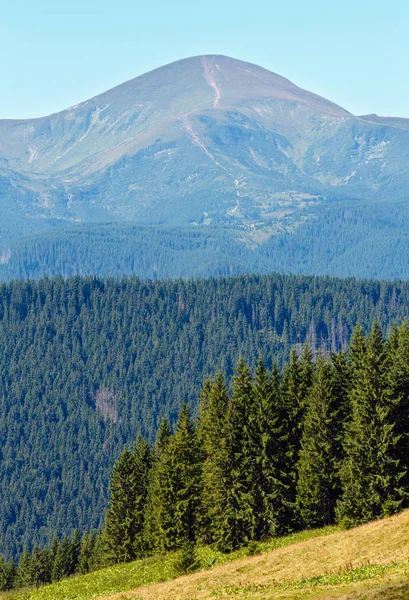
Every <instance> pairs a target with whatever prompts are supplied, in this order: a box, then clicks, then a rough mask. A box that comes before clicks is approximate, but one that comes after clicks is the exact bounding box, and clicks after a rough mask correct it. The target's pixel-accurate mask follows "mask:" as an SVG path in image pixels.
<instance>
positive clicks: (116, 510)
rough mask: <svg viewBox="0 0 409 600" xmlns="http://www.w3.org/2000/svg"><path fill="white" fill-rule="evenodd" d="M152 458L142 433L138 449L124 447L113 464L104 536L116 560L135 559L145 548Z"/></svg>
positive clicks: (137, 444) (138, 441)
mask: <svg viewBox="0 0 409 600" xmlns="http://www.w3.org/2000/svg"><path fill="white" fill-rule="evenodd" d="M151 462H152V456H151V449H150V447H149V445H148V444H147V442H145V441H144V440H142V439H141V438H140V437H139V438H138V440H137V442H136V446H135V452H131V451H130V450H128V449H125V450H124V451H123V452H122V454H121V456H120V458H119V459H118V461H117V463H116V464H115V466H114V470H113V473H112V479H111V486H110V491H111V493H110V503H109V508H108V510H107V513H106V521H105V540H106V544H107V547H108V552H109V553H110V555H112V557H113V559H114V561H115V562H127V561H130V560H133V559H135V558H136V557H137V556H142V554H143V552H144V533H143V528H144V514H145V504H146V496H147V488H148V477H149V471H150V469H151Z"/></svg>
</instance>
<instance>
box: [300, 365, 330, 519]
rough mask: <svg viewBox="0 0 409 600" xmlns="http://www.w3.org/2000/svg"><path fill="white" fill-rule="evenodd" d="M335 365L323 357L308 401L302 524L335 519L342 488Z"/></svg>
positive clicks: (303, 442)
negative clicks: (339, 467) (336, 505)
mask: <svg viewBox="0 0 409 600" xmlns="http://www.w3.org/2000/svg"><path fill="white" fill-rule="evenodd" d="M334 387H335V385H334V369H333V367H332V366H331V365H330V364H329V363H328V362H327V361H325V360H324V359H323V358H322V357H319V359H318V363H317V371H316V376H315V378H314V383H313V385H312V387H311V389H310V392H309V394H308V397H307V401H306V407H305V410H306V413H305V417H304V420H303V424H302V436H301V449H300V453H299V461H298V464H297V471H298V478H297V501H296V510H297V516H298V518H299V520H300V525H301V526H302V527H307V528H311V527H321V526H323V525H328V524H330V523H332V522H333V520H334V509H335V504H336V501H337V497H338V492H339V483H338V473H337V467H338V444H337V435H338V430H339V419H338V413H339V407H338V398H337V396H336V393H335V389H334Z"/></svg>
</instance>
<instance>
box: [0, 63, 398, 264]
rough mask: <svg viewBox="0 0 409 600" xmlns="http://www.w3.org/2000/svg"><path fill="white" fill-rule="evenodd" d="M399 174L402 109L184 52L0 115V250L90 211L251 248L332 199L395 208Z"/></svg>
mask: <svg viewBox="0 0 409 600" xmlns="http://www.w3.org/2000/svg"><path fill="white" fill-rule="evenodd" d="M408 186H409V126H408V125H407V122H406V120H402V119H399V118H387V117H375V116H373V115H367V116H365V115H364V116H361V117H356V116H354V115H352V114H351V113H349V112H348V111H346V110H345V109H344V108H342V107H339V106H338V105H336V104H335V103H333V102H331V101H329V100H326V99H325V98H322V97H321V96H317V95H316V94H313V93H312V92H309V91H307V90H303V89H302V88H299V87H298V86H296V85H295V84H293V83H292V82H291V81H289V80H288V79H286V78H284V77H282V76H280V75H277V74H275V73H272V72H270V71H268V70H266V69H264V68H263V67H259V66H257V65H253V64H251V63H246V62H244V61H240V60H237V59H232V58H229V57H225V56H222V55H204V56H196V57H191V58H187V59H182V60H180V61H176V62H174V63H171V64H169V65H165V66H163V67H159V68H157V69H154V70H152V71H150V72H149V73H146V74H143V75H140V76H139V77H137V78H134V79H131V80H129V81H127V82H125V83H122V84H119V85H118V86H116V87H114V88H112V89H111V90H108V91H107V92H104V93H102V94H99V95H97V96H95V97H94V98H92V99H90V100H86V101H84V102H81V103H79V104H77V105H75V106H72V107H71V108H69V109H66V110H64V111H61V112H59V113H54V114H53V115H50V116H48V117H41V118H37V119H31V120H30V119H28V120H14V121H10V120H6V121H1V120H0V253H5V255H6V256H8V255H9V253H11V255H13V244H15V242H16V240H19V239H21V236H22V235H26V234H29V235H32V234H38V235H39V236H41V235H42V232H43V231H45V230H50V229H55V228H56V227H57V228H58V229H59V230H61V229H63V228H64V227H70V226H72V225H77V224H88V225H91V224H95V223H113V224H115V225H118V224H120V223H122V224H133V225H149V226H155V227H156V226H166V227H175V226H177V227H191V228H201V229H203V228H204V230H206V229H205V228H206V227H208V226H209V225H212V227H216V228H217V227H224V228H226V227H227V228H228V229H229V231H231V232H232V234H233V235H234V236H235V237H236V238H237V240H239V241H241V242H243V243H244V244H246V245H247V246H248V247H252V248H254V247H257V246H260V245H263V244H265V243H266V242H268V240H270V239H271V238H272V237H274V236H282V235H284V234H289V233H291V234H294V235H298V231H302V230H303V228H305V225H306V223H310V222H311V221H312V220H313V219H318V220H320V219H322V218H323V217H324V216H325V214H326V213H327V212H328V211H330V212H331V214H333V212H334V211H335V210H337V211H338V210H341V206H340V204H339V203H340V202H341V203H342V207H344V206H345V201H348V203H349V204H348V210H352V211H355V210H356V208H357V207H358V205H359V206H362V203H363V202H365V203H367V204H368V207H369V206H370V205H371V204H372V205H373V206H375V204H376V205H377V206H379V203H380V202H385V201H387V202H388V203H389V209H390V208H391V207H395V206H396V203H397V202H401V201H402V200H406V198H407V189H408ZM342 210H344V208H342ZM365 210H366V209H365ZM371 212H373V211H371ZM389 212H390V210H388V211H387V213H388V214H389ZM388 214H387V215H386V216H388ZM370 216H371V215H369V214H368V217H370ZM402 235H404V233H403V232H402ZM352 273H353V274H357V275H359V272H352ZM408 274H409V273H408Z"/></svg>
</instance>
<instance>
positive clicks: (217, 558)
mask: <svg viewBox="0 0 409 600" xmlns="http://www.w3.org/2000/svg"><path fill="white" fill-rule="evenodd" d="M408 526H409V512H408V511H404V512H402V513H400V514H399V515H396V516H394V517H390V518H387V519H384V520H378V521H374V522H372V523H369V524H367V525H363V526H360V527H357V528H355V529H352V530H349V531H341V530H337V529H336V528H326V529H322V530H312V531H308V532H303V533H299V534H295V535H291V536H288V537H286V538H277V539H273V540H271V541H270V542H265V543H262V544H260V547H259V550H260V552H261V553H260V554H259V555H256V556H246V553H247V550H246V549H243V550H240V551H238V552H235V553H233V554H231V555H227V556H226V555H222V554H219V553H217V552H214V551H212V550H210V549H209V548H203V549H201V550H200V559H201V565H202V567H201V568H202V569H204V570H201V571H199V572H196V573H193V574H190V575H185V576H183V577H179V578H176V579H175V575H176V572H175V570H174V566H173V565H174V563H175V555H172V554H168V555H166V556H162V557H157V558H152V559H145V560H143V561H136V562H134V563H130V564H124V565H116V566H115V567H110V568H107V569H103V570H101V571H97V572H95V573H91V574H89V575H86V576H78V577H73V578H71V579H69V580H65V581H63V582H60V583H58V584H53V585H51V586H47V587H45V588H42V589H40V590H37V591H35V590H33V591H31V592H29V591H27V592H24V593H21V592H20V593H9V594H5V595H4V597H5V598H6V597H7V598H10V599H17V598H24V599H25V600H37V599H38V600H39V599H40V598H41V599H42V600H47V599H50V600H51V599H52V600H59V599H61V600H62V599H63V598H64V599H65V600H70V599H71V598H72V599H73V598H77V599H78V600H91V599H92V598H99V599H100V600H119V598H127V599H129V600H130V599H131V598H138V599H139V600H151V599H152V600H161V599H163V600H165V599H166V600H188V599H190V600H193V599H199V598H224V597H229V598H243V599H244V600H258V599H261V598H263V599H267V598H269V599H271V600H273V599H275V598H277V599H278V598H283V599H284V598H285V599H287V600H290V599H293V600H294V599H295V598H310V599H312V598H322V599H327V600H330V599H331V600H332V599H335V598H339V599H341V598H342V599H343V600H348V599H349V600H352V599H354V600H360V599H362V600H363V599H364V598H365V599H371V600H381V599H387V600H399V599H400V598H402V600H403V599H404V598H407V594H408V592H409V586H408V582H407V575H408V572H409V563H408V552H409V545H408V536H407V528H408ZM212 564H214V566H213V567H212V568H209V567H210V566H211V565H212ZM156 582H157V583H156ZM0 597H1V596H0Z"/></svg>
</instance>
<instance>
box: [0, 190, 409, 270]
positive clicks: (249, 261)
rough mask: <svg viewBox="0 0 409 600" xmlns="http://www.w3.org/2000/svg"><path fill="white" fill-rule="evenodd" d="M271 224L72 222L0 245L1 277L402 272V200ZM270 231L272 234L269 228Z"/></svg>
mask: <svg viewBox="0 0 409 600" xmlns="http://www.w3.org/2000/svg"><path fill="white" fill-rule="evenodd" d="M297 214H298V217H299V219H301V221H302V224H301V225H297V223H296V220H295V219H294V215H288V216H287V217H286V218H285V227H282V226H281V225H280V223H278V222H277V223H275V225H274V228H273V229H274V231H275V233H274V235H271V237H268V236H267V237H266V236H264V234H259V233H257V232H256V231H254V230H252V229H249V228H242V229H240V230H239V231H238V232H237V231H236V232H234V231H232V230H230V229H229V227H227V226H225V227H215V228H213V227H211V226H209V227H202V228H199V227H173V228H169V227H148V226H145V227H141V226H132V225H123V224H122V225H121V224H112V223H105V224H93V225H85V224H82V225H77V226H73V227H70V228H67V227H63V228H58V229H57V230H53V231H48V232H44V231H43V232H41V234H32V235H31V236H30V235H26V236H24V237H22V238H21V239H19V240H18V241H14V242H10V243H7V244H5V245H4V246H2V247H0V279H1V280H3V281H9V280H10V279H25V278H32V279H39V278H40V277H41V276H44V275H49V276H55V275H62V276H64V277H69V276H74V275H81V276H84V275H93V276H95V275H96V276H99V277H121V276H123V275H127V276H131V275H136V276H137V277H142V278H145V279H161V278H178V277H184V278H186V277H219V276H223V275H239V274H247V273H257V274H263V273H271V272H272V271H274V270H276V271H279V272H280V273H291V274H302V273H304V274H314V275H333V276H342V277H349V276H354V277H372V278H378V279H381V278H387V279H398V278H400V279H404V278H407V277H409V265H408V261H407V259H406V257H407V256H408V255H409V237H408V235H407V232H408V228H409V209H408V205H407V202H406V201H405V202H400V203H398V202H397V203H396V204H395V205H393V206H392V205H391V204H390V203H388V202H377V203H375V202H374V203H372V204H370V203H367V202H363V201H361V200H353V201H351V200H350V199H346V198H344V199H342V198H339V197H338V199H334V198H333V199H331V201H328V202H326V203H325V206H321V205H320V211H319V212H314V210H313V207H311V206H307V207H304V208H303V209H300V210H299V211H298V213H297ZM270 233H271V232H270Z"/></svg>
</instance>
